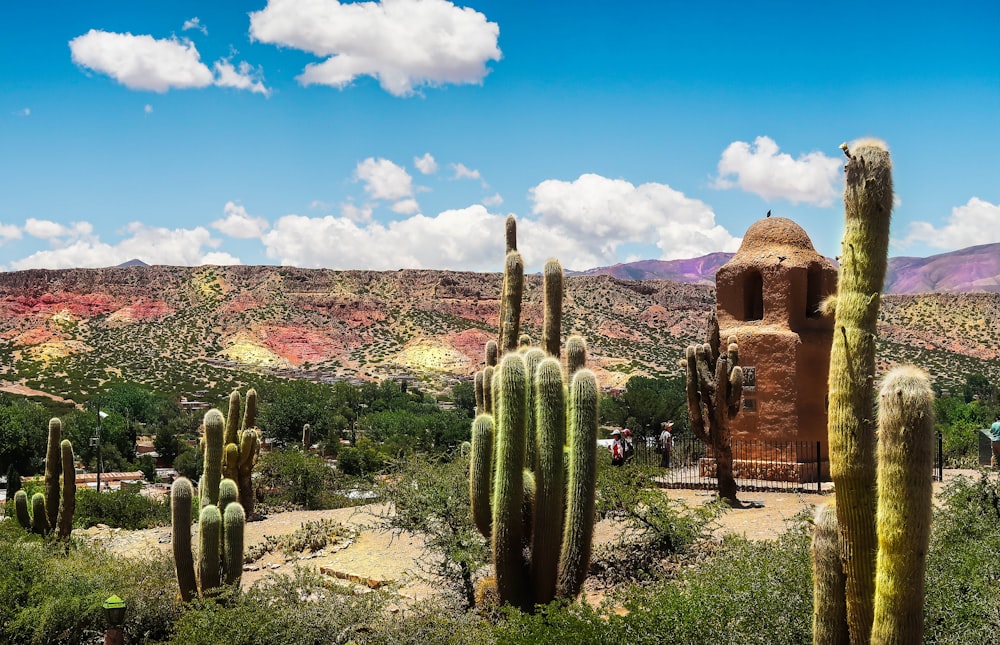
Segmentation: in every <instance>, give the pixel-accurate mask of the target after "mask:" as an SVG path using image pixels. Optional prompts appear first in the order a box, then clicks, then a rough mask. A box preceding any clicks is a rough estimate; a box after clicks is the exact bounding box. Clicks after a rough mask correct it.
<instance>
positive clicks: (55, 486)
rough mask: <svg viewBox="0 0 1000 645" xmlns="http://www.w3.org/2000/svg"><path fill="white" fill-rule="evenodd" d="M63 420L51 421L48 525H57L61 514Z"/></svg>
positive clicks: (47, 466) (47, 455) (47, 469)
mask: <svg viewBox="0 0 1000 645" xmlns="http://www.w3.org/2000/svg"><path fill="white" fill-rule="evenodd" d="M61 441H62V422H61V421H59V419H51V420H50V421H49V441H48V447H47V449H46V451H45V512H46V514H47V519H48V525H49V526H50V527H52V526H55V525H56V519H57V518H58V516H59V474H60V473H61V472H62V449H61V448H60V447H59V444H60V442H61Z"/></svg>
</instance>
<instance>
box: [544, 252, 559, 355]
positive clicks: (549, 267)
mask: <svg viewBox="0 0 1000 645" xmlns="http://www.w3.org/2000/svg"><path fill="white" fill-rule="evenodd" d="M542 296H543V299H544V300H545V312H544V314H543V318H542V349H544V350H545V353H547V354H548V355H549V356H555V357H556V358H559V343H560V339H561V331H562V304H563V270H562V265H560V264H559V261H558V260H555V259H551V260H549V261H547V262H546V263H545V268H544V269H542Z"/></svg>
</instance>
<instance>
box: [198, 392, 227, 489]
mask: <svg viewBox="0 0 1000 645" xmlns="http://www.w3.org/2000/svg"><path fill="white" fill-rule="evenodd" d="M203 425H204V426H205V436H204V440H205V461H204V469H203V472H202V480H201V481H202V485H201V488H200V489H199V490H198V494H199V495H200V496H201V506H202V508H204V507H205V506H208V505H212V506H214V505H216V504H218V503H219V482H220V481H222V462H223V459H224V454H225V448H224V445H225V444H224V438H225V433H226V420H225V419H224V418H223V416H222V413H221V412H219V411H218V410H215V409H212V410H209V411H208V412H206V413H205V420H204V422H203Z"/></svg>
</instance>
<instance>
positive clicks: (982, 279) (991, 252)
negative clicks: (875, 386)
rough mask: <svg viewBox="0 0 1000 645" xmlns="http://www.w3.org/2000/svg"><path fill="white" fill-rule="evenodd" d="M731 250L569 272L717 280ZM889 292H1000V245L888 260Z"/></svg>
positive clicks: (701, 281)
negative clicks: (716, 273) (694, 256)
mask: <svg viewBox="0 0 1000 645" xmlns="http://www.w3.org/2000/svg"><path fill="white" fill-rule="evenodd" d="M731 257H733V254H732V253H710V254H708V255H703V256H701V257H699V258H693V259H690V260H640V261H639V262H628V263H625V264H614V265H612V266H607V267H597V268H596V269H588V270H586V271H580V272H570V273H571V275H610V276H613V277H615V278H619V279H621V280H672V281H674V282H690V283H694V284H714V283H715V272H716V271H717V270H718V269H719V267H721V266H722V265H723V264H725V263H726V262H728V261H729V258H731ZM883 291H884V292H885V293H900V294H912V293H966V292H970V291H995V292H1000V243H997V244H984V245H982V246H972V247H969V248H967V249H960V250H958V251H952V252H950V253H941V254H939V255H932V256H930V257H926V258H910V257H899V258H889V267H888V270H887V271H886V276H885V287H884V289H883Z"/></svg>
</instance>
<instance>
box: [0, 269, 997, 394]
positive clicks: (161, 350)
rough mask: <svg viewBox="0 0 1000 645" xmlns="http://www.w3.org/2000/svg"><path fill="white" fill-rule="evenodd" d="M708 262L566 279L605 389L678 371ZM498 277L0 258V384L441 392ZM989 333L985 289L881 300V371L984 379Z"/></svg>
mask: <svg viewBox="0 0 1000 645" xmlns="http://www.w3.org/2000/svg"><path fill="white" fill-rule="evenodd" d="M720 261H721V258H717V257H712V256H707V257H706V258H702V259H701V261H700V263H699V261H698V260H692V261H690V264H689V265H683V266H682V265H677V264H675V265H674V267H675V268H674V270H675V271H677V272H679V274H680V275H684V276H688V278H687V281H672V280H653V279H643V280H632V279H629V280H624V279H620V278H617V277H614V276H609V275H576V276H569V277H567V279H566V282H565V304H564V314H563V330H564V337H565V336H566V335H568V334H570V333H576V334H581V335H583V336H584V338H585V339H586V341H587V343H588V352H589V358H588V365H589V366H591V367H592V368H594V369H595V371H596V372H597V373H598V378H599V381H600V383H601V385H602V386H603V387H605V388H613V387H620V386H622V385H624V384H625V382H626V381H627V380H628V378H629V377H631V376H633V375H647V376H668V375H679V374H680V371H679V368H678V365H677V364H678V360H679V359H680V358H681V357H682V356H683V354H684V351H685V348H686V347H687V346H688V345H689V344H691V343H695V342H701V341H702V339H703V337H704V330H705V323H706V320H707V317H708V314H709V311H710V310H711V309H712V307H714V304H715V293H714V287H712V286H711V285H709V284H704V281H703V283H700V284H699V283H696V282H694V280H693V278H692V276H696V275H699V274H703V273H709V272H710V267H711V266H712V265H713V264H715V263H718V262H720ZM945 261H946V260H939V262H945ZM952 261H954V260H953V259H952ZM934 266H943V265H940V264H938V265H935V264H933V263H928V264H925V265H923V266H922V268H920V269H916V268H913V266H912V265H910V266H906V265H904V269H905V271H903V272H902V274H905V275H907V276H916V275H919V274H920V272H921V271H922V272H923V273H924V274H925V275H927V276H929V277H928V278H927V279H928V280H931V279H934V280H936V281H935V282H934V284H945V283H946V284H948V285H957V284H960V281H957V280H948V281H947V282H945V281H944V279H943V278H940V277H939V274H936V273H934V269H933V267H934ZM896 280H902V278H900V277H897V278H896ZM911 282H912V283H913V284H917V283H918V282H916V281H915V280H913V281H911ZM501 283H502V275H501V274H499V273H471V272H456V271H434V270H400V271H332V270H325V269H298V268H292V267H278V266H202V267H170V266H131V267H116V268H106V269H65V270H41V269H37V270H28V271H18V272H7V273H0V389H7V390H10V391H18V392H22V393H24V392H35V393H40V394H45V395H48V396H54V397H62V398H65V399H69V400H72V401H75V402H76V403H82V402H84V401H86V400H88V398H90V397H92V396H94V394H95V393H96V392H98V391H99V390H100V388H101V386H102V384H103V383H105V382H107V381H108V380H111V379H125V380H128V381H134V382H139V383H145V384H148V385H150V386H151V387H153V388H155V389H156V390H158V391H162V392H167V393H171V394H173V395H175V396H176V397H178V398H182V397H183V398H187V399H189V400H194V399H201V400H209V401H211V400H221V399H222V398H224V397H225V396H227V395H228V393H229V391H231V389H232V388H234V387H244V386H246V385H248V384H252V383H257V382H260V380H261V379H265V378H266V379H271V378H293V379H310V380H314V381H321V382H331V381H335V380H342V379H361V380H382V379H387V378H394V379H399V378H406V379H411V380H416V381H418V382H420V383H424V384H426V386H427V387H429V388H431V389H435V390H443V389H446V388H447V386H448V385H449V384H450V383H454V382H456V381H457V380H464V379H468V378H470V377H471V375H472V374H473V373H474V372H475V370H476V369H478V368H480V367H481V365H482V361H483V358H482V357H483V351H484V347H485V345H486V342H487V341H488V340H489V339H491V338H495V337H496V334H497V321H498V313H499V306H498V295H499V293H500V289H501ZM542 309H543V307H542V287H541V277H540V276H537V275H530V276H526V280H525V290H524V306H523V310H522V320H523V331H524V332H526V333H527V334H529V335H530V336H532V337H533V338H535V339H538V338H539V337H540V335H541V332H540V330H541V320H542ZM998 338H1000V293H996V292H993V293H929V294H918V295H912V294H890V295H886V296H884V297H883V299H882V308H881V311H880V320H879V342H878V360H879V365H880V369H885V368H886V367H888V366H890V365H892V364H894V363H898V362H903V361H906V362H913V363H916V364H917V365H920V366H922V367H923V368H924V369H926V370H927V371H928V372H930V374H931V376H932V377H933V378H934V379H935V380H936V382H937V383H938V384H939V385H941V386H942V387H951V386H952V385H960V384H961V383H963V382H964V380H965V377H966V375H968V374H973V373H981V374H984V375H986V376H988V377H989V378H990V379H991V380H992V381H993V382H997V381H1000V343H998V342H997V339H998Z"/></svg>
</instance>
